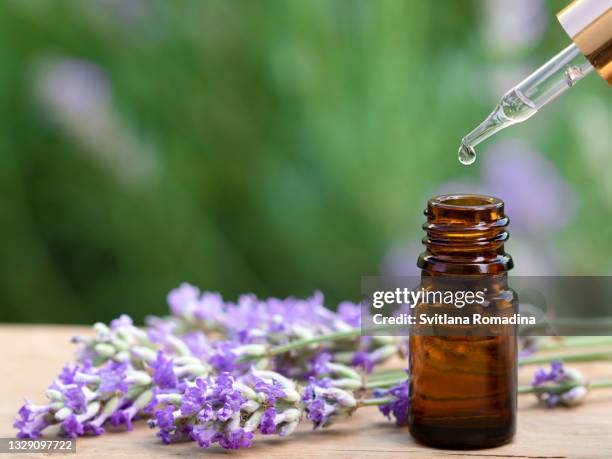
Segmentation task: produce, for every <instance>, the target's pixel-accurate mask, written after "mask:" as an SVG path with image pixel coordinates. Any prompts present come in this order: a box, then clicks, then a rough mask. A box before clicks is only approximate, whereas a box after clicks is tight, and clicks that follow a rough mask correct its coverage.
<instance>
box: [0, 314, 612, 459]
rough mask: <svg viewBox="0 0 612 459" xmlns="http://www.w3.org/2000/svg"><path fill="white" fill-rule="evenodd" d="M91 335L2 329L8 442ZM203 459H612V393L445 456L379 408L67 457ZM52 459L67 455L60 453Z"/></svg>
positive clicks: (120, 437) (81, 446) (105, 443)
mask: <svg viewBox="0 0 612 459" xmlns="http://www.w3.org/2000/svg"><path fill="white" fill-rule="evenodd" d="M87 332H88V329H86V328H81V327H68V326H20V325H0V349H1V351H0V356H1V357H2V363H1V364H0V437H4V438H6V437H14V435H15V431H14V429H13V427H12V422H13V417H14V416H15V414H16V412H17V410H18V409H19V407H20V406H21V404H22V400H23V397H28V398H30V399H31V400H32V401H34V402H44V401H45V398H44V392H45V389H46V388H47V386H48V385H49V384H50V383H51V381H52V380H53V378H54V377H55V376H56V375H57V374H58V373H59V371H60V370H61V368H62V366H63V364H64V363H65V362H67V361H71V360H72V358H73V351H74V345H72V344H70V342H69V340H70V337H71V336H73V335H75V334H85V333H87ZM582 351H584V349H582ZM573 366H575V367H577V368H580V369H581V370H583V371H584V373H585V374H586V375H587V377H591V378H597V377H599V378H611V377H612V363H589V364H581V365H573ZM533 371H534V367H528V368H524V369H522V370H521V374H520V379H521V381H522V382H523V383H526V382H528V381H529V380H530V379H531V375H532V374H533ZM200 454H206V455H222V456H224V457H228V455H233V456H235V457H240V458H251V457H265V458H285V457H294V458H318V457H334V458H357V457H366V458H375V457H376V458H399V457H414V458H435V457H453V458H457V457H470V458H473V457H520V458H564V457H580V458H586V457H589V458H605V457H610V458H612V390H608V389H602V390H596V391H593V392H592V393H591V394H589V397H588V401H587V402H586V403H585V404H584V405H582V406H580V407H576V408H572V409H567V408H561V409H553V410H548V409H545V408H542V407H539V406H537V404H536V402H535V398H534V397H533V395H522V396H520V398H519V416H518V433H517V436H516V439H515V440H514V442H513V443H511V444H509V445H506V446H502V447H499V448H493V449H487V450H477V451H468V452H465V451H464V452H461V451H444V450H436V449H430V448H426V447H423V446H420V445H418V444H416V443H415V442H414V441H413V440H412V439H411V438H410V435H409V433H408V430H407V429H406V428H396V427H395V425H394V424H393V423H391V422H387V421H386V420H385V419H384V418H383V417H382V416H381V415H380V414H379V413H378V410H377V409H376V408H364V409H362V410H360V411H358V412H357V413H355V415H354V416H353V417H352V418H350V419H349V420H347V421H344V422H340V423H338V424H336V425H334V426H332V427H331V428H329V429H327V430H323V431H319V432H312V431H311V430H310V429H308V428H306V427H304V428H302V429H300V430H298V431H297V432H296V433H294V434H293V435H291V436H290V437H287V438H284V439H281V438H271V437H259V438H257V439H256V440H255V442H254V445H253V446H252V447H251V448H250V449H246V450H241V451H231V452H229V451H225V450H222V449H210V450H206V451H204V450H201V449H199V448H198V447H197V445H196V444H195V443H183V444H175V445H169V446H165V445H163V444H162V443H160V442H159V441H158V440H157V438H156V437H155V436H154V432H153V431H151V430H149V429H148V428H147V426H146V425H145V423H144V422H142V421H141V422H138V423H137V425H136V427H135V429H134V431H132V432H116V433H107V434H104V435H102V436H100V437H87V438H80V439H78V441H77V452H76V456H75V455H72V454H71V455H66V457H69V458H70V457H78V456H81V457H87V458H105V459H112V458H130V459H137V458H147V459H151V458H158V457H195V456H197V455H200ZM22 456H23V457H28V458H33V457H36V456H33V455H32V454H28V455H25V454H23V455H22ZM45 456H46V455H45ZM6 457H9V456H8V455H7V456H6ZM10 457H19V455H11V456H10ZM52 457H62V456H61V455H59V454H53V455H52Z"/></svg>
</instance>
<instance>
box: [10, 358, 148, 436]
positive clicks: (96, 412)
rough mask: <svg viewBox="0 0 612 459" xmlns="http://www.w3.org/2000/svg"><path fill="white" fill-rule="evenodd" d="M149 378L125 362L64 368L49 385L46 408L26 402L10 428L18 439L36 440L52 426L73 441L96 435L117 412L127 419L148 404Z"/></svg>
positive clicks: (85, 363)
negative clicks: (126, 414)
mask: <svg viewBox="0 0 612 459" xmlns="http://www.w3.org/2000/svg"><path fill="white" fill-rule="evenodd" d="M150 383H151V378H150V376H149V375H148V374H147V373H145V372H143V371H139V370H136V369H134V368H132V367H131V366H130V365H129V364H128V363H118V362H113V361H109V362H107V363H106V364H104V365H103V366H101V367H99V368H96V367H93V366H92V365H91V363H90V362H89V361H86V362H84V363H82V364H77V365H75V366H74V367H69V366H66V367H65V368H64V369H63V370H62V372H61V373H60V375H59V376H58V378H57V379H56V380H55V381H54V382H53V384H51V386H49V389H48V390H47V398H48V399H49V403H48V404H46V405H34V404H32V403H31V402H30V401H28V400H26V403H25V404H24V405H23V406H22V408H21V409H20V410H19V418H18V419H16V420H15V423H14V427H15V428H17V429H18V431H19V432H18V436H19V437H21V438H38V437H40V436H41V435H42V431H43V430H44V429H46V428H47V427H48V426H50V425H52V424H60V433H61V434H62V435H63V436H65V437H71V438H74V437H76V436H81V435H85V434H86V433H90V434H94V435H99V434H100V433H102V432H103V431H104V429H103V427H102V425H103V424H104V423H105V422H106V421H107V420H108V419H110V418H111V417H112V416H116V413H117V412H118V411H120V410H124V409H126V410H128V413H129V414H130V421H131V419H132V418H133V417H134V416H136V414H137V413H138V412H139V411H140V409H141V408H143V407H144V406H145V405H146V403H148V398H150V396H149V395H148V394H150V390H149V389H148V388H149V385H150Z"/></svg>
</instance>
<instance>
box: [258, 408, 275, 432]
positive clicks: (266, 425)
mask: <svg viewBox="0 0 612 459" xmlns="http://www.w3.org/2000/svg"><path fill="white" fill-rule="evenodd" d="M275 418H276V409H274V408H268V409H267V410H266V411H264V412H263V416H262V417H261V422H260V423H259V431H260V432H261V433H262V434H264V435H272V434H274V433H276V423H275V422H274V419H275Z"/></svg>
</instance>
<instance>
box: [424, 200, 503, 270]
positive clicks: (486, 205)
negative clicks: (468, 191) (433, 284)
mask: <svg viewBox="0 0 612 459" xmlns="http://www.w3.org/2000/svg"><path fill="white" fill-rule="evenodd" d="M425 215H426V216H427V222H426V223H425V224H424V225H423V229H424V230H425V232H426V233H427V235H426V236H425V238H423V244H424V245H425V247H426V250H425V252H423V253H422V254H421V255H420V256H419V260H418V262H417V265H418V266H419V267H420V268H421V269H423V270H424V271H425V272H427V273H431V274H435V273H439V274H457V275H462V274H463V275H472V274H501V273H504V272H506V271H508V270H509V269H511V268H512V266H513V262H512V258H511V257H510V255H508V254H507V253H506V252H505V251H504V243H505V242H506V241H507V240H508V237H509V235H508V232H507V231H506V227H507V226H508V222H509V219H508V217H506V216H505V215H504V203H503V201H501V200H500V199H497V198H493V197H489V196H481V195H444V196H436V197H434V198H432V199H430V200H429V201H428V203H427V209H425Z"/></svg>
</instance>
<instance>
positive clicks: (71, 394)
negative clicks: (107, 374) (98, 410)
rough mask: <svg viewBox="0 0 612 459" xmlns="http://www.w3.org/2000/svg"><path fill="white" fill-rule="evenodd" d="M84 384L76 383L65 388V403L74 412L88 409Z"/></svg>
mask: <svg viewBox="0 0 612 459" xmlns="http://www.w3.org/2000/svg"><path fill="white" fill-rule="evenodd" d="M83 386H84V385H83V384H74V385H70V387H67V388H66V389H64V390H63V396H64V405H65V406H66V407H68V408H70V409H71V410H72V411H74V412H78V413H81V412H83V411H85V410H86V409H87V401H86V399H85V394H84V392H83Z"/></svg>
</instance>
